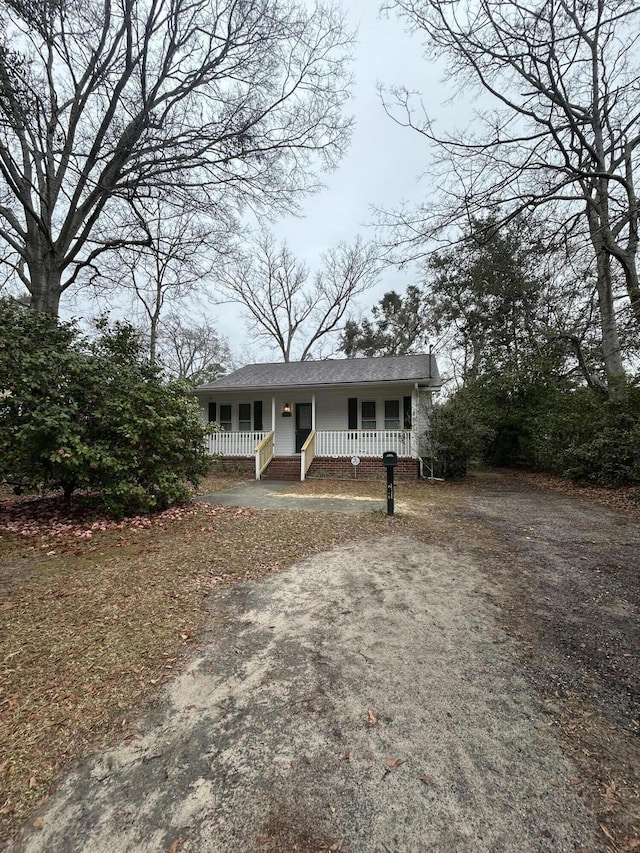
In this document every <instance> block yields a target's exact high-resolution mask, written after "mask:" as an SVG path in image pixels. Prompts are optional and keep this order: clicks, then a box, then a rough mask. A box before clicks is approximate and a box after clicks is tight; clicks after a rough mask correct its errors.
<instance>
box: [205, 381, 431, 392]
mask: <svg viewBox="0 0 640 853" xmlns="http://www.w3.org/2000/svg"><path fill="white" fill-rule="evenodd" d="M376 385H412V386H413V385H418V386H419V387H422V388H431V389H433V390H437V389H438V388H440V387H441V386H442V382H441V381H440V380H439V379H376V380H360V381H357V382H309V383H306V384H305V383H300V384H297V385H265V384H261V385H215V386H211V387H207V386H202V387H200V388H196V389H194V393H195V394H217V393H218V392H226V391H239V392H242V391H252V392H255V391H295V390H297V389H298V388H362V387H363V386H376Z"/></svg>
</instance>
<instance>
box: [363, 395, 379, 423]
mask: <svg viewBox="0 0 640 853" xmlns="http://www.w3.org/2000/svg"><path fill="white" fill-rule="evenodd" d="M375 428H376V403H375V400H363V401H362V420H361V429H375Z"/></svg>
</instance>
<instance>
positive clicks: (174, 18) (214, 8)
mask: <svg viewBox="0 0 640 853" xmlns="http://www.w3.org/2000/svg"><path fill="white" fill-rule="evenodd" d="M0 21H2V24H1V25H0V261H1V262H2V264H4V266H5V267H10V268H11V270H12V272H13V274H14V275H15V277H16V278H17V279H18V280H19V281H20V282H22V284H23V285H24V286H25V287H26V289H27V290H28V291H29V293H30V295H31V304H32V306H33V307H34V308H36V309H39V310H47V311H51V312H54V313H56V312H57V310H58V305H59V300H60V297H61V295H62V294H63V293H64V292H65V291H66V290H67V289H68V288H69V287H71V286H72V285H73V284H74V283H77V282H82V281H86V280H87V279H88V278H90V277H92V276H96V275H97V274H98V273H99V260H100V258H101V256H102V254H103V253H104V252H105V251H108V250H110V249H113V248H118V247H122V246H123V245H136V244H138V245H145V244H147V242H148V234H147V232H146V228H145V214H144V210H143V208H142V203H141V199H146V198H148V197H150V196H152V197H159V198H162V199H163V200H165V201H166V202H170V203H173V204H175V205H176V206H177V207H179V208H187V209H191V210H193V209H195V210H198V211H200V212H202V213H203V214H208V215H210V216H211V217H213V218H214V219H217V218H219V217H220V216H226V215H227V213H228V210H229V209H230V208H233V207H235V206H238V205H239V206H242V205H243V204H249V205H257V206H262V207H267V208H270V209H278V210H285V209H286V210H288V209H291V208H292V207H295V204H296V199H297V198H299V197H300V195H301V194H303V193H305V192H308V191H309V190H310V189H311V188H313V186H314V182H315V181H314V174H313V173H314V166H315V165H316V164H319V165H322V164H329V165H330V164H332V163H334V162H335V160H336V158H338V157H339V156H340V154H341V152H342V150H343V148H344V146H345V144H346V142H347V141H348V137H349V127H350V121H349V120H348V119H346V118H345V117H344V116H343V114H342V108H343V105H344V103H345V101H346V98H347V95H348V83H349V80H348V75H347V73H346V63H347V61H348V59H349V52H350V49H351V36H350V35H349V34H348V33H346V32H345V29H344V26H343V19H342V16H341V14H340V13H339V12H338V11H337V10H336V9H335V8H332V7H330V6H327V7H323V6H315V7H310V8H308V9H307V8H304V7H303V6H298V5H295V4H294V3H293V2H290V0H158V2H155V0H122V2H118V3H116V2H112V0H104V2H103V1H102V0H85V2H81V3H79V2H75V0H53V2H43V3H32V2H29V0H0Z"/></svg>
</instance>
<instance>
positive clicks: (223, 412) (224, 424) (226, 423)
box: [218, 403, 231, 432]
mask: <svg viewBox="0 0 640 853" xmlns="http://www.w3.org/2000/svg"><path fill="white" fill-rule="evenodd" d="M218 423H219V424H220V427H221V428H222V429H223V430H224V431H225V432H231V404H230V403H221V404H220V417H219V419H218Z"/></svg>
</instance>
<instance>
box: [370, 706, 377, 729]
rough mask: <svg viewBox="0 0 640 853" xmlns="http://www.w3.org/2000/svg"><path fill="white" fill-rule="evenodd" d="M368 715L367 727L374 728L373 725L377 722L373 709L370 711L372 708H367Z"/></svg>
mask: <svg viewBox="0 0 640 853" xmlns="http://www.w3.org/2000/svg"><path fill="white" fill-rule="evenodd" d="M368 713H369V725H370V726H375V724H376V723H377V722H378V718H377V717H376V715H375V714H374V713H373V709H372V708H369V712H368Z"/></svg>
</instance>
